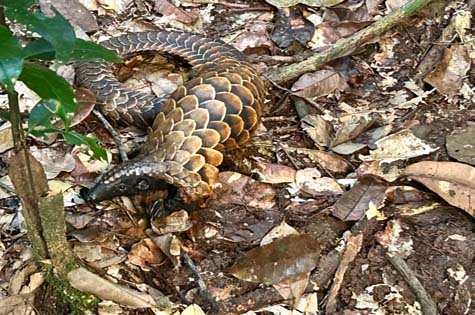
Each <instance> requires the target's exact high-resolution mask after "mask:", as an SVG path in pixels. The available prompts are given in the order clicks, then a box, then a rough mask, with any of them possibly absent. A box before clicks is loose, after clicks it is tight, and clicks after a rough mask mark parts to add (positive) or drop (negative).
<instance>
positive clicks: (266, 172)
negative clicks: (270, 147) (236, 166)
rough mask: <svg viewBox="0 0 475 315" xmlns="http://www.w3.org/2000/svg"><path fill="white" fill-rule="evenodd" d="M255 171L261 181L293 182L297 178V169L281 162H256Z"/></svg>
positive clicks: (272, 182) (275, 182)
mask: <svg viewBox="0 0 475 315" xmlns="http://www.w3.org/2000/svg"><path fill="white" fill-rule="evenodd" d="M255 165H256V170H255V172H256V173H257V174H258V175H259V181H261V182H263V183H269V184H281V183H292V182H293V181H294V180H295V173H296V170H295V169H293V168H291V167H288V166H285V165H281V164H269V163H264V162H256V163H255Z"/></svg>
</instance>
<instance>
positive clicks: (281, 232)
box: [261, 221, 299, 246]
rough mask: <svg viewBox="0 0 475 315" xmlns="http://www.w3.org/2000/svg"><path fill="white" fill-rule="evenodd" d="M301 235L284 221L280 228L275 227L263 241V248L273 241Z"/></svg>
mask: <svg viewBox="0 0 475 315" xmlns="http://www.w3.org/2000/svg"><path fill="white" fill-rule="evenodd" d="M291 234H299V232H298V231H297V230H296V229H294V228H293V227H291V226H290V225H288V224H287V223H286V222H285V221H282V222H281V223H280V224H279V225H278V226H276V227H274V228H273V229H272V230H270V231H269V233H267V234H266V236H264V237H263V238H262V240H261V246H263V245H267V244H270V243H272V241H274V240H276V239H279V238H282V237H285V236H288V235H291Z"/></svg>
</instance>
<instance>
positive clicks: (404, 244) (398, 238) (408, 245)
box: [374, 220, 414, 258]
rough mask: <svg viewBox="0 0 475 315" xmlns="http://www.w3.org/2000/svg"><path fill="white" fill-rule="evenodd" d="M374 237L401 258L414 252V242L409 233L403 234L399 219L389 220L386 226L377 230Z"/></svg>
mask: <svg viewBox="0 0 475 315" xmlns="http://www.w3.org/2000/svg"><path fill="white" fill-rule="evenodd" d="M374 238H375V240H376V241H377V242H378V243H379V244H380V245H382V246H383V247H384V248H385V249H386V250H387V251H388V252H389V253H391V254H395V255H397V256H400V257H401V258H407V257H409V256H410V255H411V254H412V253H413V252H414V247H413V245H414V242H413V241H412V238H411V237H410V236H409V235H406V234H403V229H402V226H401V222H400V221H399V220H391V221H389V222H388V223H387V224H386V228H385V229H384V230H383V231H379V232H377V233H376V235H375V236H374Z"/></svg>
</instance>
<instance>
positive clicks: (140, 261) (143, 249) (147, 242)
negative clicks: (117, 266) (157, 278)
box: [128, 238, 165, 269]
mask: <svg viewBox="0 0 475 315" xmlns="http://www.w3.org/2000/svg"><path fill="white" fill-rule="evenodd" d="M128 258H129V261H130V262H131V263H132V264H134V265H137V266H140V267H141V268H143V269H149V268H150V267H153V266H158V265H159V264H161V263H162V262H163V260H164V259H165V255H164V254H163V253H162V252H161V251H160V249H159V248H158V246H157V245H156V244H155V243H154V242H153V241H152V240H151V239H149V238H146V239H143V240H141V241H140V242H139V243H136V244H134V245H133V246H132V249H131V250H130V252H129V255H128Z"/></svg>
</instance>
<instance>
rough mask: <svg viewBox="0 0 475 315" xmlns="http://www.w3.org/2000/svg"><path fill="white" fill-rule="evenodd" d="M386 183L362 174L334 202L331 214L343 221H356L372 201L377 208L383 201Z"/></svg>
mask: <svg viewBox="0 0 475 315" xmlns="http://www.w3.org/2000/svg"><path fill="white" fill-rule="evenodd" d="M386 188H387V184H386V183H385V182H383V181H382V180H379V179H377V178H375V177H373V176H364V177H363V178H361V179H359V181H358V182H357V183H356V184H355V185H354V186H353V187H351V189H350V190H349V191H347V192H345V193H344V194H343V195H342V196H341V198H340V199H338V201H337V202H336V203H335V204H334V206H333V211H332V214H333V215H334V216H335V217H337V218H339V219H340V220H343V221H357V220H359V219H360V218H361V217H362V216H363V215H365V213H366V211H367V210H368V209H369V205H370V202H372V203H373V204H374V205H375V206H376V208H377V209H379V208H380V207H381V206H382V205H383V202H384V197H385V194H384V193H385V191H386Z"/></svg>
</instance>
